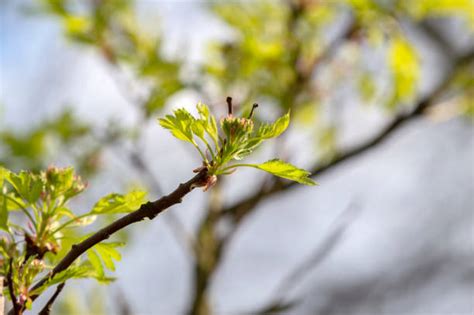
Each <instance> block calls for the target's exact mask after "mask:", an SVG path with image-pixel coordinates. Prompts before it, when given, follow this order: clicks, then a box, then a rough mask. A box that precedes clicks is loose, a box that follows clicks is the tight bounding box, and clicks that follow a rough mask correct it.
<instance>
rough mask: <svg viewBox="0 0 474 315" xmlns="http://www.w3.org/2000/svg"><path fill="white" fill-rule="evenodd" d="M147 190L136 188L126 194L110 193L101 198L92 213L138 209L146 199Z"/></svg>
mask: <svg viewBox="0 0 474 315" xmlns="http://www.w3.org/2000/svg"><path fill="white" fill-rule="evenodd" d="M145 196H146V192H144V191H140V190H135V191H131V192H129V193H127V194H125V195H121V194H109V195H107V196H105V197H103V198H101V199H100V200H99V201H98V202H97V203H96V204H95V205H94V207H93V208H92V211H91V213H97V214H103V213H128V212H132V211H135V210H137V209H138V208H139V207H140V206H141V205H142V204H143V203H144V201H145Z"/></svg>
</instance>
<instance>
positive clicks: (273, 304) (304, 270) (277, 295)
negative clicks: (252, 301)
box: [252, 204, 361, 314]
mask: <svg viewBox="0 0 474 315" xmlns="http://www.w3.org/2000/svg"><path fill="white" fill-rule="evenodd" d="M360 210H361V207H360V206H359V205H357V204H351V205H349V207H347V209H345V210H344V211H343V212H342V213H341V214H340V215H339V217H338V218H337V219H336V222H334V225H333V227H332V229H331V231H329V233H328V234H327V235H326V236H325V238H324V240H323V241H322V243H321V244H320V245H319V246H317V247H316V248H315V249H314V250H313V251H312V252H311V253H310V254H309V255H308V257H307V258H306V259H304V260H303V261H302V262H301V263H300V264H298V265H297V266H296V267H295V268H293V270H291V271H290V272H288V273H287V274H286V276H284V277H283V278H282V279H281V281H280V282H279V284H278V285H277V286H276V288H275V290H274V297H273V298H272V300H271V301H270V303H268V304H267V305H266V306H264V307H262V308H260V310H258V311H254V312H252V314H268V312H269V311H270V310H275V309H283V308H289V307H291V306H293V305H294V304H295V300H293V301H290V302H288V301H286V302H285V301H284V300H283V299H284V298H285V294H287V293H288V292H289V291H290V290H291V289H292V288H294V286H295V285H296V284H297V283H298V282H300V281H301V280H302V279H303V278H304V277H305V276H306V275H307V274H308V273H309V272H310V271H311V270H314V269H315V268H316V267H317V266H318V265H319V264H321V262H323V261H324V259H325V258H326V257H328V256H329V254H330V253H331V252H332V251H333V250H334V248H336V246H337V245H338V244H339V243H340V241H341V240H342V238H343V236H344V234H345V233H346V231H347V229H348V228H349V226H350V225H351V224H352V223H353V222H354V219H355V217H356V216H357V214H358V213H359V212H360Z"/></svg>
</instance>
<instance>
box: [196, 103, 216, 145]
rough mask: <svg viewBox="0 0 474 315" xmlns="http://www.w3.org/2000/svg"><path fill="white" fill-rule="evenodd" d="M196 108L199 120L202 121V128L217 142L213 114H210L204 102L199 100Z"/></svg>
mask: <svg viewBox="0 0 474 315" xmlns="http://www.w3.org/2000/svg"><path fill="white" fill-rule="evenodd" d="M197 110H198V113H199V116H200V118H201V119H200V120H198V121H200V122H202V124H203V127H204V129H205V130H206V132H207V134H208V135H209V136H210V137H211V138H212V140H213V141H214V142H217V139H218V133H217V123H216V119H215V118H214V116H212V115H211V114H210V111H209V107H208V106H207V105H206V104H203V103H201V102H199V103H198V104H197Z"/></svg>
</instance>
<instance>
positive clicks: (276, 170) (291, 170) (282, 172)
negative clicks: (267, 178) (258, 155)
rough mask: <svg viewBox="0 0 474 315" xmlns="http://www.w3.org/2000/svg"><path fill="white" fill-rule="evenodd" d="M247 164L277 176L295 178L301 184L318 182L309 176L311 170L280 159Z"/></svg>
mask: <svg viewBox="0 0 474 315" xmlns="http://www.w3.org/2000/svg"><path fill="white" fill-rule="evenodd" d="M245 166H250V167H254V168H258V169H260V170H262V171H265V172H268V173H270V174H273V175H275V176H278V177H282V178H286V179H289V180H293V181H295V182H298V183H300V184H304V185H310V186H313V185H316V183H315V182H314V181H313V180H312V179H311V178H310V177H309V176H311V173H310V172H308V171H305V170H303V169H300V168H297V167H296V166H294V165H292V164H290V163H286V162H283V161H281V160H278V159H274V160H270V161H267V162H265V163H262V164H247V165H245Z"/></svg>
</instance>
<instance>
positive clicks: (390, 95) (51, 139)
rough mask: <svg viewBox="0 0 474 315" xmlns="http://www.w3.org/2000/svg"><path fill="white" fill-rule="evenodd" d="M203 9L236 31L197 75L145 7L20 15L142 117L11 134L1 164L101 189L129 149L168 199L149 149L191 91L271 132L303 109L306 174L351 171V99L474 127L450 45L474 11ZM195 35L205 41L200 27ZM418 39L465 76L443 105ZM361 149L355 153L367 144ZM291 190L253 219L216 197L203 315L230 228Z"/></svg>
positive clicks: (447, 84)
mask: <svg viewBox="0 0 474 315" xmlns="http://www.w3.org/2000/svg"><path fill="white" fill-rule="evenodd" d="M138 2H139V1H138ZM202 6H203V7H204V8H205V9H206V10H208V11H209V12H210V13H211V14H213V15H214V16H215V17H217V18H218V19H219V20H220V21H221V22H222V25H223V27H224V28H225V29H226V30H228V36H227V37H226V38H225V39H222V40H213V41H211V42H209V43H203V45H204V46H206V47H207V50H206V53H205V57H204V58H203V60H202V61H200V62H197V63H196V62H193V61H191V60H189V58H188V56H187V53H188V52H186V51H181V52H180V53H179V54H174V55H171V56H170V55H169V54H168V55H167V54H165V53H164V50H163V45H164V43H163V41H164V39H163V38H164V37H163V36H162V35H163V34H161V33H160V22H159V21H153V22H152V23H151V24H152V25H153V27H150V21H147V23H145V21H143V20H142V19H141V15H140V14H138V13H137V4H136V3H134V2H133V1H128V0H87V1H74V0H41V1H31V2H26V3H23V4H22V5H21V6H19V9H20V10H23V12H24V14H25V17H24V18H25V19H28V18H31V17H30V15H40V16H42V17H43V18H44V19H54V20H55V21H57V23H59V24H60V25H61V28H62V31H63V33H64V36H65V37H66V38H67V39H68V41H69V42H70V43H71V44H72V45H77V46H78V47H81V48H84V49H89V50H90V49H92V50H93V51H94V53H95V54H96V55H98V56H100V58H101V59H102V61H103V62H104V63H105V64H106V65H107V67H110V68H111V69H112V71H113V73H114V74H113V75H114V80H115V81H116V83H117V85H118V86H119V89H120V92H121V93H123V95H124V97H125V98H126V99H127V100H128V101H129V102H130V104H131V105H132V106H133V107H134V108H135V111H136V113H137V117H138V118H137V119H135V121H134V123H133V124H132V125H123V124H121V123H120V122H118V121H116V120H115V119H116V118H110V119H108V122H107V123H105V124H102V125H97V124H95V125H94V124H92V123H89V122H88V121H85V120H84V119H82V118H81V117H78V116H77V115H76V114H75V113H74V110H73V107H72V106H71V107H66V108H65V109H64V110H63V111H62V112H61V113H59V114H57V115H56V117H55V118H53V119H49V120H45V121H38V122H36V123H35V124H34V125H33V126H29V128H27V130H16V129H15V128H13V129H12V128H7V127H4V126H1V125H0V139H1V141H0V164H2V165H5V166H6V167H8V168H10V169H13V170H20V169H31V170H39V169H42V168H45V167H47V166H48V165H49V163H51V161H61V162H64V163H69V164H71V165H73V166H75V167H76V168H77V169H78V171H79V173H80V174H81V175H83V177H85V178H89V179H93V178H94V177H95V176H97V175H99V174H100V173H101V170H102V167H103V166H104V164H106V163H107V161H106V160H105V159H104V156H103V153H104V151H105V150H107V148H115V149H114V150H117V148H119V150H125V152H124V153H123V156H124V157H125V159H126V160H127V163H128V164H127V165H128V167H129V168H131V169H135V170H136V171H138V172H139V173H140V174H141V179H142V182H140V183H133V184H138V185H140V186H144V187H148V188H149V190H150V191H151V192H152V194H158V195H159V194H161V193H162V192H161V187H160V185H159V183H158V181H157V180H156V176H154V175H153V174H152V172H151V171H150V168H149V165H148V163H149V162H148V161H146V160H145V159H144V158H143V156H144V154H143V152H144V150H146V149H147V145H149V144H147V145H145V144H144V132H145V128H144V126H147V123H148V122H149V121H154V120H155V119H156V117H157V116H159V115H162V114H163V113H164V109H165V108H166V105H167V104H168V103H169V102H170V100H172V99H173V97H176V96H177V95H179V94H180V93H183V92H192V93H195V95H197V96H198V98H199V99H200V100H202V101H203V102H204V103H207V104H209V105H210V106H211V107H213V108H214V110H215V111H216V112H218V113H222V112H224V110H225V105H224V100H225V97H226V96H227V95H231V96H232V97H234V100H236V103H237V104H240V110H242V111H245V110H249V109H250V107H251V104H252V103H254V102H257V103H259V104H260V105H261V106H260V108H259V111H258V112H257V119H261V120H270V119H273V118H274V117H277V116H278V115H281V114H282V113H284V112H286V111H288V110H291V112H292V125H291V126H292V130H293V131H292V132H293V133H292V135H293V134H297V135H303V138H304V139H306V140H304V141H303V142H302V143H303V145H304V146H305V149H304V150H305V151H308V150H309V151H310V152H311V153H310V154H309V155H308V157H306V158H305V159H302V161H303V162H304V163H306V164H307V165H309V167H310V168H312V169H313V171H318V169H319V167H320V166H321V165H331V163H334V162H335V161H336V163H337V161H338V158H339V157H341V156H345V152H346V150H347V147H348V145H347V141H345V140H344V139H346V138H347V134H346V133H347V131H346V128H345V126H344V125H343V123H342V120H343V119H342V118H341V117H342V115H343V108H342V106H341V105H340V104H338V103H339V102H340V98H338V95H341V94H345V95H350V97H351V98H352V99H353V100H355V101H354V102H355V103H357V104H358V107H360V110H361V111H362V112H366V111H367V112H368V111H373V110H374V107H378V108H377V109H376V110H377V111H378V112H380V113H381V114H380V115H381V116H383V120H385V121H391V120H395V121H396V120H397V119H398V118H399V117H405V116H403V115H410V114H412V113H413V112H412V111H414V112H415V114H419V113H417V112H416V111H417V106H420V102H421V105H423V103H422V102H423V101H424V100H426V99H428V100H429V102H433V101H435V100H437V99H438V98H441V99H443V100H445V99H446V100H447V101H446V102H443V104H442V105H440V106H437V107H436V108H430V112H431V111H432V112H431V114H432V115H433V117H434V116H435V115H437V116H436V117H438V118H440V119H446V118H452V117H456V116H464V117H466V118H465V119H466V120H470V119H472V117H474V102H473V99H474V84H473V75H472V73H473V72H474V68H473V67H474V63H473V58H472V52H469V53H470V54H471V55H469V53H468V54H466V53H465V52H463V51H460V50H459V49H456V48H454V47H453V46H452V45H449V44H448V43H449V41H448V40H447V39H446V37H447V35H446V32H444V33H443V29H442V26H441V27H440V26H439V23H443V21H446V20H453V19H454V20H456V21H457V22H459V23H461V24H462V25H463V30H465V32H466V33H469V34H471V35H472V33H473V30H474V2H473V1H472V0H423V1H404V0H287V1H283V0H259V1H212V2H203V3H202ZM183 7H185V6H183ZM158 14H159V12H158ZM440 21H441V22H440ZM182 27H183V28H187V29H188V31H189V32H199V29H196V28H193V24H192V21H189V24H188V25H183V26H182ZM416 32H421V33H422V34H424V36H427V37H428V38H429V39H430V40H431V41H433V42H434V43H435V46H436V47H437V49H438V50H439V51H440V53H441V54H442V55H443V58H444V59H443V60H444V61H445V62H446V63H447V64H448V66H447V68H452V69H453V70H452V72H453V73H454V74H453V75H452V76H451V74H450V73H451V72H450V71H451V70H447V71H446V74H445V75H444V78H442V79H441V80H440V81H441V82H442V84H441V86H439V87H436V84H438V83H436V84H434V85H435V88H433V89H432V90H433V91H434V92H430V91H428V92H426V90H427V89H424V90H423V91H421V90H422V88H421V87H420V86H421V85H422V83H423V82H422V80H427V78H425V77H423V67H426V65H425V64H424V59H425V56H424V55H423V54H424V52H423V51H422V50H420V47H419V45H417V42H416V38H417V37H416V36H414V35H413V33H416ZM471 38H472V37H471ZM471 49H472V47H471ZM465 55H466V56H467V57H466V56H465ZM372 60H377V61H374V62H372ZM459 60H461V61H459ZM459 64H461V65H462V66H459ZM78 88H80V87H78ZM430 93H432V94H433V95H430ZM427 94H428V95H429V96H428V97H427V96H426V95H427ZM431 96H433V97H431ZM72 101H74V100H72ZM425 105H426V104H425ZM4 106H13V105H12V104H4ZM37 106H41V104H38V105H37ZM424 107H427V106H423V109H425V108H424ZM420 108H421V107H420ZM468 117H471V118H468ZM382 129H383V128H382ZM371 134H376V131H375V130H374V132H373V133H371ZM292 135H290V136H286V135H285V136H283V137H282V138H281V139H280V140H279V141H278V143H277V144H276V145H275V147H276V148H273V149H275V150H277V152H280V153H282V154H284V155H289V156H290V158H293V159H296V160H298V159H299V157H298V152H299V149H298V145H297V144H299V143H297V144H294V143H292V142H290V141H289V140H288V138H289V137H292ZM291 139H293V138H291ZM307 139H309V140H307ZM350 139H351V143H349V147H351V146H353V145H354V143H355V144H357V143H360V142H361V141H363V140H365V139H353V138H350ZM160 140H161V139H155V140H154V143H155V144H154V145H160ZM308 145H309V146H310V147H309V148H308ZM124 148H125V149H124ZM285 149H286V151H285ZM159 159H160V157H157V160H159ZM154 162H155V161H154ZM176 163H177V164H179V161H177V162H176ZM177 166H178V165H177ZM264 184H265V185H264ZM282 185H284V183H281V182H275V183H271V184H270V185H269V184H268V181H262V186H263V188H262V190H261V191H259V194H260V195H259V196H257V197H255V196H250V198H249V197H247V196H244V197H243V199H242V200H243V201H240V203H239V201H237V202H236V204H237V205H238V206H239V207H233V208H232V205H231V206H227V205H225V202H216V200H221V199H222V197H219V194H220V193H221V190H222V189H225V188H226V187H225V185H223V186H222V187H217V188H216V189H215V190H214V191H213V192H212V193H211V196H210V200H211V201H210V202H209V206H208V210H207V212H206V214H205V215H204V218H203V219H202V222H201V223H200V224H199V225H198V228H197V229H198V232H197V234H196V235H195V236H194V237H193V238H194V239H195V242H196V244H197V245H196V246H197V248H199V250H198V252H197V253H194V254H195V256H196V257H195V260H196V262H195V264H196V271H195V275H196V277H194V278H193V279H192V281H193V283H192V284H191V286H193V287H194V288H195V294H194V298H192V301H191V303H190V306H189V311H190V312H192V313H195V314H205V313H211V312H212V309H211V306H210V305H209V304H208V303H207V301H206V300H207V297H206V295H207V287H208V285H209V282H210V279H211V277H212V276H213V274H214V272H215V270H216V269H217V266H218V265H219V259H220V255H221V253H222V248H225V245H227V243H226V240H227V237H221V236H219V232H218V231H217V230H218V227H217V226H218V225H219V224H218V223H219V222H221V220H223V218H224V217H225V218H227V216H228V215H229V213H230V216H231V218H232V222H233V223H232V224H234V225H238V224H240V218H241V217H243V216H245V215H246V214H247V213H249V212H251V211H253V210H254V209H256V205H257V203H258V200H260V199H261V198H264V196H265V195H266V194H267V191H272V192H273V191H275V192H278V191H279V189H280V187H283V186H282ZM268 187H270V188H268ZM267 188H268V189H267ZM265 189H267V190H265ZM224 195H225V193H224ZM262 196H263V197H262ZM246 198H247V199H246ZM252 198H254V199H252ZM249 200H250V201H251V202H249ZM252 200H253V201H252ZM255 200H257V201H256V202H254V201H255ZM242 204H244V205H248V206H244V207H242ZM226 207H227V208H226ZM236 210H239V211H236ZM232 211H235V212H232ZM169 220H170V222H169V224H170V225H171V226H173V230H175V231H178V233H177V234H183V233H182V232H183V227H182V226H181V224H180V223H179V220H177V218H174V217H172V216H170V217H169ZM231 231H233V229H231ZM230 234H232V233H230ZM124 255H126V252H125V254H124ZM118 276H119V277H120V275H118ZM78 294H79V293H78ZM79 295H80V294H79ZM71 296H76V295H72V292H69V293H67V294H66V295H65V296H64V298H63V300H62V304H60V305H58V312H59V313H60V314H74V313H77V312H78V310H79V309H81V310H83V311H81V312H84V313H91V314H92V313H93V314H99V313H106V312H105V309H104V305H96V306H94V309H93V310H92V309H91V310H88V311H87V310H85V308H84V307H86V304H87V303H84V301H83V299H82V300H81V299H75V298H71ZM93 296H94V295H93ZM81 301H82V303H81ZM78 304H83V305H82V306H79V305H78ZM99 304H100V303H99ZM283 306H285V307H286V306H288V305H283V304H278V303H277V304H276V305H271V307H274V309H280V308H282V307H283ZM125 308H126V307H124V309H125ZM101 309H102V311H101ZM74 310H75V312H74ZM59 313H58V314H59Z"/></svg>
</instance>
